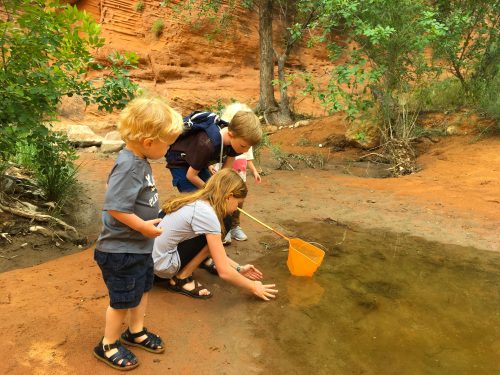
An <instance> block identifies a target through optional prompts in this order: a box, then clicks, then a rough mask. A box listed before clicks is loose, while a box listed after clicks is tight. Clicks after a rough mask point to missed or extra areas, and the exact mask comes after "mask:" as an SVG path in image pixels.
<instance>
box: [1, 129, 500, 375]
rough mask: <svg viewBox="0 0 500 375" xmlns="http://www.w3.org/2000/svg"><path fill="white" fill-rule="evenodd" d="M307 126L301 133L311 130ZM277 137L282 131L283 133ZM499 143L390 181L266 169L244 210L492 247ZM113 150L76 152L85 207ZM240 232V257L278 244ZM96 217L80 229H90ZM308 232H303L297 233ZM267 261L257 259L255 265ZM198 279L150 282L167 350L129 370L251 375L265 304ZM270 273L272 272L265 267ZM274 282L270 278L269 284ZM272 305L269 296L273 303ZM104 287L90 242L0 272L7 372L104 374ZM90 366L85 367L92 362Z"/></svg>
mask: <svg viewBox="0 0 500 375" xmlns="http://www.w3.org/2000/svg"><path fill="white" fill-rule="evenodd" d="M309 130H310V129H309ZM282 139H283V141H284V143H286V139H287V137H286V134H283V135H282ZM499 145H500V139H498V138H487V139H484V140H481V141H479V142H475V143H470V138H467V137H453V138H445V139H442V140H441V141H440V142H439V143H437V144H435V145H433V146H432V147H433V148H432V149H431V150H429V152H427V153H426V154H424V155H423V156H422V157H421V158H420V159H419V163H420V164H421V165H422V167H423V170H422V171H421V172H419V173H417V174H414V175H411V176H407V177H403V178H398V179H369V178H359V177H355V176H352V175H349V174H345V173H338V172H336V171H333V170H328V169H326V170H318V169H299V170H296V171H293V172H292V171H282V170H274V169H272V166H273V161H272V160H269V159H266V158H265V160H264V162H263V169H264V171H265V172H267V174H266V175H265V176H264V177H263V182H262V184H260V185H256V184H254V183H253V181H250V183H249V186H250V195H249V197H248V199H247V202H246V204H245V207H246V208H247V209H248V211H250V212H251V213H253V214H254V215H255V216H257V217H258V218H260V219H261V220H263V221H264V222H266V223H268V224H270V225H271V226H274V227H275V228H276V229H279V230H282V231H283V232H285V233H286V234H288V235H290V236H297V237H300V233H291V232H290V231H289V230H288V229H287V228H286V226H284V225H282V223H284V222H286V221H287V220H296V221H298V222H303V221H311V220H317V219H320V220H324V219H332V220H336V221H338V222H340V223H344V224H350V225H358V226H359V227H364V228H372V229H374V228H380V229H383V230H390V231H394V232H399V233H409V234H411V235H415V236H419V237H423V238H425V239H428V240H432V241H439V242H442V243H452V244H458V245H464V246H473V247H475V248H477V249H478V251H479V249H482V250H491V251H499V250H500V247H499V245H500V241H499V238H500V236H499V235H498V234H499V233H498V228H499V226H500V225H499V224H500V210H499V209H498V208H499V204H500V196H499V192H500V189H499V183H500V159H499V153H498V150H499ZM113 159H114V158H113V156H111V157H103V156H100V155H96V154H82V159H81V160H82V161H83V164H82V170H81V172H80V179H81V180H82V181H83V182H84V184H85V186H86V189H87V193H88V194H90V196H91V199H92V202H93V204H95V205H96V207H99V206H100V205H101V203H102V199H103V194H104V187H105V179H106V176H107V173H108V172H109V170H110V168H111V165H112V163H113ZM153 169H154V173H155V176H156V179H157V183H158V185H159V186H160V194H161V196H162V197H163V198H166V197H168V196H169V195H170V194H173V193H174V191H173V189H172V188H171V187H170V177H169V175H168V174H167V172H166V171H165V169H164V166H163V163H162V162H153ZM242 224H243V226H244V228H245V230H246V231H247V233H248V235H249V237H250V240H249V241H247V242H244V243H236V244H233V245H231V246H230V247H228V252H229V253H230V254H231V255H232V256H234V257H235V258H236V259H237V260H239V261H240V262H245V261H247V260H254V259H256V258H258V257H259V256H260V255H262V254H263V253H264V250H263V246H262V243H270V242H278V241H280V239H279V238H277V237H276V236H275V235H274V234H272V233H271V232H269V231H268V230H266V229H264V228H263V227H261V226H259V225H258V224H255V223H253V222H250V221H249V219H245V218H244V219H243V223H242ZM98 228H99V218H98V217H96V218H95V222H94V224H93V225H91V226H90V227H89V228H87V230H88V231H89V232H94V235H97V234H98ZM306 240H312V239H306ZM263 261H265V259H261V260H260V262H263ZM198 277H199V278H200V279H201V281H202V282H204V283H206V284H207V285H208V286H210V288H211V289H212V291H213V292H214V298H213V299H212V300H210V301H195V300H192V299H189V298H187V297H184V296H179V295H174V294H171V293H169V292H167V291H166V290H163V289H161V287H156V288H155V289H154V290H153V292H152V295H151V299H150V306H149V309H148V314H147V318H146V325H147V326H148V327H149V328H150V329H151V330H154V331H156V332H158V333H159V334H161V335H162V336H163V338H164V339H165V341H166V343H167V350H166V352H165V354H162V355H153V354H150V353H146V352H141V351H139V350H136V353H137V355H138V357H139V359H140V360H141V366H140V367H139V368H138V369H137V370H136V371H135V373H137V374H147V373H152V372H153V371H155V372H156V371H161V372H162V373H175V374H192V373H204V374H233V373H234V374H236V373H238V374H240V373H259V372H260V371H261V370H260V369H258V368H254V366H253V364H252V363H253V359H254V358H257V357H258V356H260V355H265V353H261V352H260V350H259V341H260V340H261V338H260V337H255V335H254V334H252V333H251V327H249V326H248V324H247V323H246V322H245V320H244V317H245V314H248V313H249V312H251V310H252V309H258V308H259V306H261V305H262V304H263V303H264V302H260V301H256V300H255V299H254V298H253V297H251V296H248V295H247V294H245V293H241V292H240V291H239V290H237V289H236V288H234V287H232V286H228V285H226V284H224V283H222V282H220V281H219V280H217V279H215V278H214V277H212V276H211V275H208V274H207V273H205V272H202V271H199V272H198ZM266 279H267V280H272V275H266ZM278 287H279V285H278ZM270 303H274V304H276V306H277V308H278V307H279V299H278V300H277V301H275V302H270ZM106 306H107V296H106V289H105V287H104V284H103V282H102V279H101V276H100V273H99V269H98V268H97V267H96V265H95V264H94V262H93V260H92V248H89V249H87V250H84V251H82V252H79V253H77V254H73V255H70V256H66V257H62V258H59V259H56V260H53V261H50V262H48V263H44V264H41V265H38V266H34V267H29V268H24V269H17V270H13V271H9V272H5V273H2V274H0V329H1V330H2V332H3V335H4V339H3V340H2V341H1V342H0V352H1V353H3V355H2V357H3V360H2V361H1V362H0V373H5V374H67V373H75V374H87V373H89V372H90V371H92V372H93V373H95V374H101V373H102V374H105V373H113V372H114V371H113V370H112V369H108V368H107V367H106V366H105V365H104V364H102V363H100V362H98V361H96V360H95V359H94V358H93V356H92V354H91V350H92V348H93V346H94V345H95V344H96V342H97V341H98V340H99V337H100V336H101V335H102V330H103V324H104V311H105V308H106ZM90 369H91V370H90Z"/></svg>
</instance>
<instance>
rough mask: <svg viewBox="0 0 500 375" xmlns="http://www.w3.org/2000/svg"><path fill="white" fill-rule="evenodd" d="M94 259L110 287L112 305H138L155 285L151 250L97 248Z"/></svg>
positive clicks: (116, 306)
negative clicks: (143, 251)
mask: <svg viewBox="0 0 500 375" xmlns="http://www.w3.org/2000/svg"><path fill="white" fill-rule="evenodd" d="M94 260H95V261H96V263H97V264H98V266H99V268H100V269H101V272H102V277H103V279H104V282H105V283H106V286H107V287H108V291H109V305H110V306H111V307H112V308H114V309H131V308H134V307H137V305H139V303H140V302H141V299H142V296H143V294H144V293H146V292H148V291H149V290H151V288H152V287H153V278H154V273H153V258H152V257H151V254H128V253H105V252H103V251H99V250H97V249H96V250H95V251H94Z"/></svg>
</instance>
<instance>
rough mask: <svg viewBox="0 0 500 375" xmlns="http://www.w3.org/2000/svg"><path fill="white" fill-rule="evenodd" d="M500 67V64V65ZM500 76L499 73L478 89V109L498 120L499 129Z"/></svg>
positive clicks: (499, 127) (499, 128)
mask: <svg viewBox="0 0 500 375" xmlns="http://www.w3.org/2000/svg"><path fill="white" fill-rule="evenodd" d="M499 68H500V66H499ZM499 92H500V76H499V75H498V73H497V74H496V75H495V77H494V78H493V79H492V80H491V81H489V82H485V83H484V84H482V85H481V86H480V88H479V89H478V93H477V97H478V104H477V106H478V110H479V111H480V112H482V113H484V114H485V115H486V116H488V117H491V118H494V119H495V120H497V126H496V128H497V130H500V125H499V124H498V120H499V119H500V95H499V94H498V93H499Z"/></svg>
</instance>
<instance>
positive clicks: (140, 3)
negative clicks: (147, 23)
mask: <svg viewBox="0 0 500 375" xmlns="http://www.w3.org/2000/svg"><path fill="white" fill-rule="evenodd" d="M144 8H145V5H144V2H143V1H138V2H137V3H135V4H134V10H135V11H136V12H143V11H144Z"/></svg>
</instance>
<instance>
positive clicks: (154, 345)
mask: <svg viewBox="0 0 500 375" xmlns="http://www.w3.org/2000/svg"><path fill="white" fill-rule="evenodd" d="M143 335H146V338H145V339H144V340H142V341H140V342H136V341H135V340H134V339H136V338H137V337H141V336H143ZM122 337H123V338H124V339H126V340H127V341H129V342H134V343H136V344H138V345H141V346H145V347H148V348H151V349H158V348H160V347H162V346H163V340H162V339H161V337H160V336H158V335H155V334H154V333H152V332H149V331H148V330H147V328H146V327H144V328H143V330H142V331H140V332H137V333H132V332H130V329H129V328H127V331H126V332H125V333H124V334H123V335H122Z"/></svg>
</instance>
